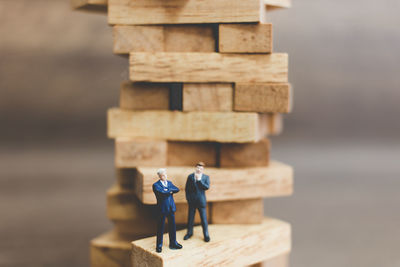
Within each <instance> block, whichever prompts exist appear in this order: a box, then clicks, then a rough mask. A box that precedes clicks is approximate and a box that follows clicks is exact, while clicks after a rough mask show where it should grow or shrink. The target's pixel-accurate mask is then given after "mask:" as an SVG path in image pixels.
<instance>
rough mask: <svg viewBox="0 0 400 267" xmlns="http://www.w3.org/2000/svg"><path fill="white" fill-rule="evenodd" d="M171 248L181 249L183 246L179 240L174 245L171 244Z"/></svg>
mask: <svg viewBox="0 0 400 267" xmlns="http://www.w3.org/2000/svg"><path fill="white" fill-rule="evenodd" d="M169 248H170V249H181V248H183V246H182V245H181V244H179V243H178V242H176V243H175V244H174V245H169Z"/></svg>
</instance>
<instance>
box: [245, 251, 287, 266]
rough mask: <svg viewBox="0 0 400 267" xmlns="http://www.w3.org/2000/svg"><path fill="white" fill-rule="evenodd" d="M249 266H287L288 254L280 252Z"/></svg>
mask: <svg viewBox="0 0 400 267" xmlns="http://www.w3.org/2000/svg"><path fill="white" fill-rule="evenodd" d="M249 267H289V254H282V255H279V256H277V257H274V258H272V259H270V260H268V261H264V262H260V263H256V264H253V265H251V266H249Z"/></svg>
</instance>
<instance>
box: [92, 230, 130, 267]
mask: <svg viewBox="0 0 400 267" xmlns="http://www.w3.org/2000/svg"><path fill="white" fill-rule="evenodd" d="M132 240H134V239H129V238H122V237H120V236H118V235H117V234H116V233H114V232H112V231H111V232H108V233H105V234H102V235H100V236H98V237H96V238H94V239H93V240H92V241H91V242H90V266H91V267H131V259H130V250H131V244H130V242H131V241H132Z"/></svg>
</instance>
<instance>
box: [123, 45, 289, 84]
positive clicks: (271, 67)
mask: <svg viewBox="0 0 400 267" xmlns="http://www.w3.org/2000/svg"><path fill="white" fill-rule="evenodd" d="M129 62H130V79H131V80H132V81H135V82H140V81H144V82H146V81H147V82H287V81H288V55H287V54H284V53H273V54H221V53H175V52H171V53H164V52H158V53H141V52H135V53H130V59H129Z"/></svg>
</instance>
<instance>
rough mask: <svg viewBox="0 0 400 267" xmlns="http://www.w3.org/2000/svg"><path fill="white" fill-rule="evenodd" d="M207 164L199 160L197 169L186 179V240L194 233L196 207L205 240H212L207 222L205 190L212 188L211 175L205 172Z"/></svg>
mask: <svg viewBox="0 0 400 267" xmlns="http://www.w3.org/2000/svg"><path fill="white" fill-rule="evenodd" d="M204 166H205V164H204V163H203V162H199V163H197V164H196V170H195V172H194V173H192V174H190V175H189V176H188V178H187V181H186V186H185V193H186V200H187V202H188V204H189V213H188V224H187V234H186V235H185V236H184V238H183V239H184V240H187V239H189V238H190V237H192V235H193V224H194V215H195V212H196V209H197V210H198V211H199V213H200V218H201V227H202V228H203V235H204V241H205V242H209V241H210V235H209V234H208V223H207V211H206V206H207V200H206V194H205V191H206V190H208V189H209V188H210V177H208V175H205V174H203V170H204Z"/></svg>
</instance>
